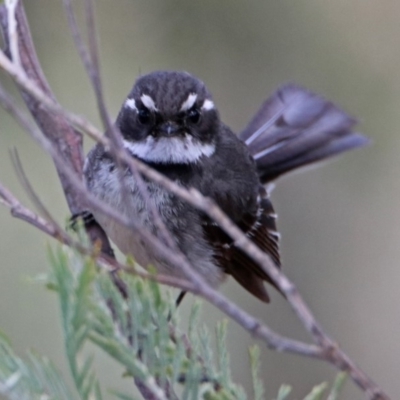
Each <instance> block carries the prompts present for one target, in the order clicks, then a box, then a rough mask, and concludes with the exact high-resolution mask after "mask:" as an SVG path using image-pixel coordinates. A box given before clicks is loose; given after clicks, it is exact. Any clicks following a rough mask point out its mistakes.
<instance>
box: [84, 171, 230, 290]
mask: <svg viewBox="0 0 400 400" xmlns="http://www.w3.org/2000/svg"><path fill="white" fill-rule="evenodd" d="M112 181H113V183H110V179H109V178H108V179H107V187H104V185H103V186H102V187H101V190H98V189H99V187H97V188H91V191H92V192H93V193H94V194H95V195H97V196H98V197H99V198H100V199H101V200H103V201H104V202H106V203H107V204H108V205H109V206H111V207H112V209H114V210H117V211H119V212H120V213H121V215H122V216H123V217H125V218H127V219H128V220H129V221H132V222H134V223H135V225H136V226H137V227H138V228H139V229H145V230H147V231H148V232H149V233H151V234H153V235H155V236H157V237H158V238H160V235H159V234H158V232H159V229H158V227H157V226H155V224H154V221H153V218H152V215H151V213H150V208H152V209H153V210H156V211H157V212H158V213H159V216H160V217H161V221H162V222H163V223H164V224H165V227H166V228H167V230H168V231H169V233H171V237H172V238H173V239H174V240H175V241H176V243H177V245H178V247H179V248H180V249H181V251H182V252H183V253H184V254H185V255H186V257H187V259H188V261H189V262H190V264H191V265H192V266H193V267H194V269H195V270H196V272H198V273H199V274H200V275H201V276H202V277H203V278H204V279H205V280H206V281H207V282H208V283H209V284H210V285H211V286H213V287H216V286H219V284H220V283H221V282H222V281H223V280H224V278H225V273H224V272H223V271H222V269H221V268H219V267H218V266H217V265H216V262H215V259H214V256H213V249H212V248H211V246H210V245H209V244H208V243H206V241H205V239H204V236H203V233H202V229H201V226H200V224H199V222H198V220H197V213H193V211H192V215H191V216H185V215H179V211H178V212H176V211H175V210H180V211H181V212H182V214H183V213H185V212H187V210H188V207H187V205H186V203H182V202H180V200H178V199H177V198H176V197H174V196H173V195H172V194H170V193H169V192H168V191H166V190H165V189H164V188H162V187H160V186H159V185H157V184H155V183H153V182H150V183H147V185H146V186H147V193H146V195H145V200H144V198H143V196H141V194H140V191H139V188H138V187H137V184H136V182H135V181H134V179H133V177H132V176H129V177H127V178H126V187H127V195H128V196H125V197H129V198H123V196H122V192H121V190H120V182H119V181H118V179H117V177H116V179H112ZM179 204H180V207H179ZM93 215H94V217H95V219H96V221H97V222H98V223H99V224H100V225H101V226H102V227H103V229H104V230H105V232H106V233H107V235H108V236H109V238H110V239H111V240H112V241H113V242H114V243H115V245H116V246H117V247H118V248H119V250H121V251H122V252H123V253H124V254H126V255H131V256H132V257H133V258H134V260H135V261H136V262H137V263H138V264H140V265H141V266H143V267H145V268H146V267H148V266H153V267H155V268H156V269H157V271H158V272H159V273H161V274H167V275H172V276H175V277H178V278H183V277H184V275H183V273H182V271H181V269H180V268H179V266H177V265H173V264H171V263H169V262H167V261H166V260H165V258H164V257H162V256H161V255H159V254H156V252H155V251H154V249H153V248H152V246H151V245H149V244H148V243H146V242H145V241H144V240H143V239H142V237H141V235H140V232H139V231H138V230H136V229H133V228H128V227H126V226H123V225H121V224H119V223H117V222H116V221H114V220H113V219H112V218H110V217H109V216H107V215H106V214H104V213H99V212H94V213H93ZM183 220H184V221H187V223H185V224H184V225H183V226H182V225H179V224H180V222H182V221H183ZM178 225H179V227H178ZM172 231H174V232H178V233H177V234H175V235H174V234H172Z"/></svg>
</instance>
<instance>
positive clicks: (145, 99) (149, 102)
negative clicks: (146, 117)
mask: <svg viewBox="0 0 400 400" xmlns="http://www.w3.org/2000/svg"><path fill="white" fill-rule="evenodd" d="M140 100H142V103H143V105H144V106H145V107H146V108H148V109H149V110H152V111H158V108H157V107H156V104H155V103H154V100H153V99H152V98H151V97H150V96H149V95H148V94H142V95H141V96H140Z"/></svg>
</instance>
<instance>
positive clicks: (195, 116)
mask: <svg viewBox="0 0 400 400" xmlns="http://www.w3.org/2000/svg"><path fill="white" fill-rule="evenodd" d="M187 119H188V120H189V121H190V122H191V123H192V124H198V123H199V121H200V111H199V110H198V109H197V108H192V109H190V110H189V111H188V113H187Z"/></svg>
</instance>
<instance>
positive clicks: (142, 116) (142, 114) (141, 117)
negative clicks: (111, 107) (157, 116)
mask: <svg viewBox="0 0 400 400" xmlns="http://www.w3.org/2000/svg"><path fill="white" fill-rule="evenodd" d="M137 119H138V121H139V122H140V123H141V124H142V125H147V124H149V123H150V121H151V114H150V111H149V110H148V109H147V108H140V109H139V111H138V115H137Z"/></svg>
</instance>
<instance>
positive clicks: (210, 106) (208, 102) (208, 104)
mask: <svg viewBox="0 0 400 400" xmlns="http://www.w3.org/2000/svg"><path fill="white" fill-rule="evenodd" d="M213 108H214V102H213V101H212V100H210V99H205V100H204V103H203V105H202V106H201V109H202V110H207V111H208V110H212V109H213Z"/></svg>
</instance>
